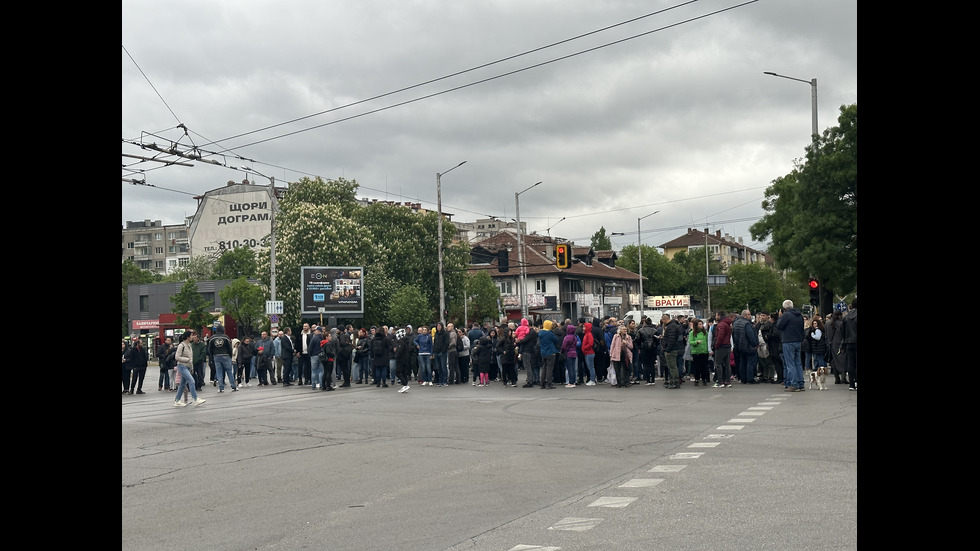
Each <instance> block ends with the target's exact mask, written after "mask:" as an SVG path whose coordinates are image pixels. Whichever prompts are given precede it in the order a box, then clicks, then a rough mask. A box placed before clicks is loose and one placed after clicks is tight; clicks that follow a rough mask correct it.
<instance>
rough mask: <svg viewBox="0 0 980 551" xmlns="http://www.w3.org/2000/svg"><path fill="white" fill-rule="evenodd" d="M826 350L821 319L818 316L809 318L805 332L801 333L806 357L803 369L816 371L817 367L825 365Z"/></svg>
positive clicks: (825, 334) (824, 333)
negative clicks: (808, 324) (808, 325)
mask: <svg viewBox="0 0 980 551" xmlns="http://www.w3.org/2000/svg"><path fill="white" fill-rule="evenodd" d="M828 350H829V348H828V347H827V333H826V331H825V330H824V326H823V320H821V319H819V318H814V319H812V320H810V327H807V328H806V333H804V334H803V355H804V358H806V360H805V361H804V362H803V369H804V370H806V371H816V370H817V368H818V367H826V366H827V359H826V356H827V351H828Z"/></svg>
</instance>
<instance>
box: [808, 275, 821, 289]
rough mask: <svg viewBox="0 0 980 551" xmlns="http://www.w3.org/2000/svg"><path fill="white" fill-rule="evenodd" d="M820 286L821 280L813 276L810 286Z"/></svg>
mask: <svg viewBox="0 0 980 551" xmlns="http://www.w3.org/2000/svg"><path fill="white" fill-rule="evenodd" d="M819 286H820V283H819V282H817V280H816V279H814V278H812V277H811V278H810V288H811V289H816V288H817V287H819Z"/></svg>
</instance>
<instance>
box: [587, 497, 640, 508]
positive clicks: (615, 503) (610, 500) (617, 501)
mask: <svg viewBox="0 0 980 551" xmlns="http://www.w3.org/2000/svg"><path fill="white" fill-rule="evenodd" d="M634 501H636V498H635V497H600V498H599V499H597V500H595V501H593V502H592V503H590V504H589V507H626V506H627V505H629V504H630V503H633V502H634Z"/></svg>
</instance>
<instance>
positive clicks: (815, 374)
mask: <svg viewBox="0 0 980 551" xmlns="http://www.w3.org/2000/svg"><path fill="white" fill-rule="evenodd" d="M826 383H827V368H826V367H823V366H820V367H818V368H817V369H816V370H815V371H811V372H810V388H811V389H812V388H813V385H817V388H819V389H820V390H827V385H826Z"/></svg>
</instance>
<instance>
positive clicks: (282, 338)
mask: <svg viewBox="0 0 980 551" xmlns="http://www.w3.org/2000/svg"><path fill="white" fill-rule="evenodd" d="M295 354H296V352H295V348H294V346H293V329H292V328H291V327H286V328H285V329H283V330H282V331H280V332H279V355H280V357H281V358H282V386H293V382H292V381H293V356H294V355H295Z"/></svg>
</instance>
